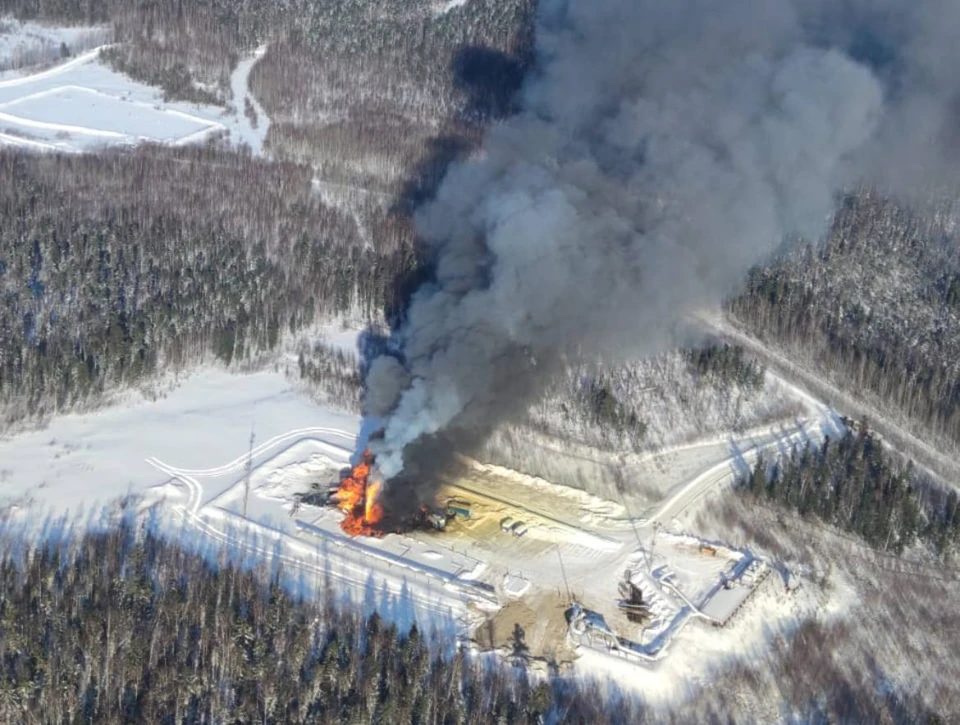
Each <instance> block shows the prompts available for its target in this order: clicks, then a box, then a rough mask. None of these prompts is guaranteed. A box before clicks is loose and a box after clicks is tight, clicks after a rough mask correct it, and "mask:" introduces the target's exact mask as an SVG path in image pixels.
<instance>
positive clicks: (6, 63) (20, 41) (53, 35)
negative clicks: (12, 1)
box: [0, 17, 111, 72]
mask: <svg viewBox="0 0 960 725" xmlns="http://www.w3.org/2000/svg"><path fill="white" fill-rule="evenodd" d="M110 35H111V30H110V28H109V27H108V26H89V27H86V26H82V25H81V26H74V27H58V26H54V25H45V24H42V23H36V22H30V21H27V22H23V21H20V20H15V19H13V18H2V17H0V72H2V71H6V70H15V69H18V68H25V67H28V66H35V65H39V64H42V63H50V62H55V61H58V60H61V59H62V58H63V54H64V52H66V53H72V54H77V53H82V52H84V51H86V50H90V49H91V48H96V47H98V46H100V45H103V43H105V42H106V41H107V40H108V39H109V37H110Z"/></svg>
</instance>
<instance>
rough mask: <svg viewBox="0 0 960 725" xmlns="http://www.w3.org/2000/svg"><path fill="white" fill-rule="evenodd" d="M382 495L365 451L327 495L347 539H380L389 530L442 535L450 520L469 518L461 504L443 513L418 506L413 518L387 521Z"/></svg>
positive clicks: (370, 457)
mask: <svg viewBox="0 0 960 725" xmlns="http://www.w3.org/2000/svg"><path fill="white" fill-rule="evenodd" d="M382 491H383V479H382V478H381V476H380V473H379V471H378V470H377V467H376V461H375V458H374V455H373V453H372V452H371V451H370V450H366V451H364V452H363V455H362V456H361V458H360V462H359V463H358V464H357V465H355V466H354V467H353V468H351V469H350V472H349V473H348V474H347V475H346V476H344V477H343V479H341V481H340V485H339V486H337V487H336V488H334V489H332V490H331V491H330V498H331V501H332V502H333V503H335V505H336V507H337V508H338V509H340V510H341V511H343V513H344V514H346V515H345V516H344V518H343V521H341V522H340V528H341V529H343V531H344V532H345V533H347V534H349V535H350V536H374V537H377V538H379V537H381V536H383V535H384V534H386V533H388V532H390V531H392V530H396V531H403V530H409V529H424V528H425V529H433V530H436V531H443V530H444V529H445V528H446V526H447V522H448V521H449V520H450V519H451V518H454V517H456V516H462V517H466V518H469V516H470V510H469V509H468V508H463V502H457V503H460V504H461V505H460V506H452V505H451V506H448V507H447V508H445V509H439V508H437V507H435V506H428V505H421V506H420V507H419V508H418V509H417V510H416V511H415V512H414V513H413V514H412V515H405V516H401V517H399V518H398V517H397V516H396V515H393V516H389V517H388V516H387V511H386V508H385V506H384V501H383V500H382V497H381V494H382Z"/></svg>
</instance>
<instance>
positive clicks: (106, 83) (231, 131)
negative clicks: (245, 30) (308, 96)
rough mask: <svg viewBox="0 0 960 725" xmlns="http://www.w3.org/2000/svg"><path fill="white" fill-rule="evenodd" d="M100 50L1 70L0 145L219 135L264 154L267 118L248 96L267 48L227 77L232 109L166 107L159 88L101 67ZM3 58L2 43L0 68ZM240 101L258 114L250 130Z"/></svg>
mask: <svg viewBox="0 0 960 725" xmlns="http://www.w3.org/2000/svg"><path fill="white" fill-rule="evenodd" d="M0 37H2V36H0ZM100 50H101V48H95V49H92V50H89V51H87V52H84V53H82V54H80V55H78V56H76V57H74V58H71V59H69V60H66V61H64V62H63V63H61V64H59V65H56V66H54V67H52V68H48V69H45V70H41V71H39V72H34V73H28V72H19V71H12V72H7V73H0V144H6V145H13V146H20V147H24V148H30V149H35V150H52V151H65V152H82V151H90V150H94V149H97V148H102V147H105V146H131V145H134V144H137V143H141V142H144V141H153V142H158V143H166V144H172V145H182V144H190V143H198V142H202V141H204V140H206V139H208V138H210V137H211V136H213V135H214V134H225V135H227V136H228V138H229V139H230V140H231V141H232V142H233V143H245V144H247V145H249V146H250V147H251V149H252V150H253V152H254V153H259V152H260V151H261V150H262V146H263V140H264V138H266V133H267V129H268V127H269V119H268V118H267V116H266V114H265V113H264V112H263V109H262V108H261V107H260V105H259V104H258V103H257V102H256V99H254V98H253V97H252V95H251V94H250V93H249V83H248V81H249V75H250V70H251V69H252V68H253V65H254V63H255V62H256V60H257V59H258V58H259V57H261V56H262V55H263V52H264V51H265V48H261V49H259V50H258V51H257V52H256V53H253V54H251V55H250V56H249V57H247V58H244V59H241V61H240V62H239V63H238V65H237V68H236V70H235V71H234V74H233V77H232V78H231V89H232V91H233V96H234V98H233V105H232V107H231V108H230V109H224V108H220V107H218V106H210V105H197V104H188V103H167V102H165V101H164V100H163V98H162V93H161V91H160V90H159V89H157V88H153V87H151V86H147V85H144V84H142V83H139V82H137V81H134V80H132V79H130V78H128V77H126V76H124V75H122V74H120V73H116V72H114V71H113V70H111V69H110V68H108V67H106V66H105V65H103V64H102V63H101V62H100V60H99V56H100ZM3 58H4V56H3V46H2V45H0V64H2V61H3ZM245 99H249V100H250V103H251V104H252V105H253V108H254V110H255V111H256V113H257V127H256V128H254V127H253V125H252V124H251V123H250V121H249V119H247V117H246V115H245V114H244V113H243V108H244V101H245Z"/></svg>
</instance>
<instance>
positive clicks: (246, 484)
mask: <svg viewBox="0 0 960 725" xmlns="http://www.w3.org/2000/svg"><path fill="white" fill-rule="evenodd" d="M255 437H256V436H255V435H254V431H253V423H251V424H250V452H249V453H248V454H247V475H246V477H245V478H244V481H243V517H244V518H246V517H247V499H248V498H250V473H251V472H252V471H253V441H254V438H255Z"/></svg>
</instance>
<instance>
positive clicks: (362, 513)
mask: <svg viewBox="0 0 960 725" xmlns="http://www.w3.org/2000/svg"><path fill="white" fill-rule="evenodd" d="M372 465H373V454H372V453H370V451H364V454H363V458H362V459H361V461H360V463H358V464H357V465H356V466H354V467H353V470H351V471H350V475H348V476H346V477H345V478H344V479H343V480H342V481H341V482H340V488H338V489H337V508H339V509H340V510H341V511H343V512H344V513H345V514H346V516H345V517H344V519H343V521H341V522H340V528H342V529H343V530H344V531H345V532H347V533H348V534H350V536H360V535H361V534H362V535H366V536H383V532H382V531H380V530H379V528H378V527H377V524H379V523H380V521H381V520H382V519H383V504H381V503H380V502H379V501H378V500H377V498H378V497H379V494H380V489H381V486H382V484H381V483H380V482H379V481H376V480H374V481H370V480H369V478H370V471H371V468H372Z"/></svg>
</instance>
